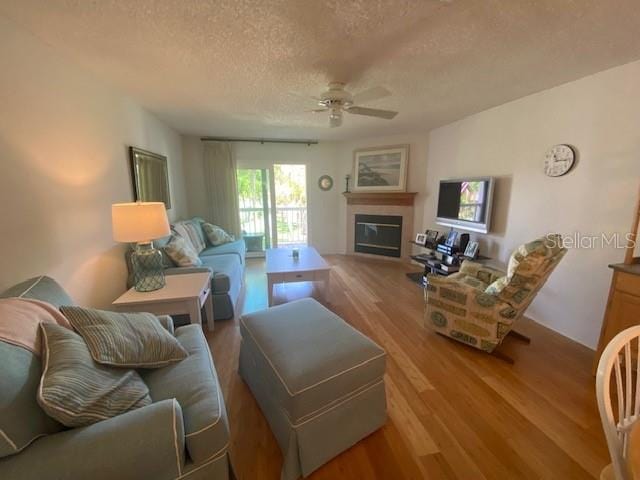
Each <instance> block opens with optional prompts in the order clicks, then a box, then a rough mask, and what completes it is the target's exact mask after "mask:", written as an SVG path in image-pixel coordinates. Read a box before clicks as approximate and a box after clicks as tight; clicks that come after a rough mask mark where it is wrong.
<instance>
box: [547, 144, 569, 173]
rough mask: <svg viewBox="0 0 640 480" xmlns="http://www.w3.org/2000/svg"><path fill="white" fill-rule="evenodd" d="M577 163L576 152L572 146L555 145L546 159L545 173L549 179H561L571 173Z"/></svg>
mask: <svg viewBox="0 0 640 480" xmlns="http://www.w3.org/2000/svg"><path fill="white" fill-rule="evenodd" d="M575 161H576V152H575V150H574V149H573V147H571V146H570V145H565V144H561V145H554V146H553V147H551V148H550V149H549V151H548V152H547V154H546V155H545V158H544V173H545V175H547V176H548V177H561V176H562V175H565V174H566V173H569V170H571V167H573V164H574V163H575Z"/></svg>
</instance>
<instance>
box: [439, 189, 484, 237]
mask: <svg viewBox="0 0 640 480" xmlns="http://www.w3.org/2000/svg"><path fill="white" fill-rule="evenodd" d="M492 193H493V179H492V178H473V179H466V180H443V181H441V182H440V192H439V194H438V211H437V212H438V213H437V223H439V224H440V225H446V226H450V227H459V228H463V229H466V230H472V231H476V232H481V233H487V232H488V231H489V223H490V216H491V197H492Z"/></svg>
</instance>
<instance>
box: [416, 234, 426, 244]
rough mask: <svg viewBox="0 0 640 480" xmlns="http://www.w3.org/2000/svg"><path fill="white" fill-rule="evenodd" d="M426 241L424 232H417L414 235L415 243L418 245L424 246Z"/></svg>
mask: <svg viewBox="0 0 640 480" xmlns="http://www.w3.org/2000/svg"><path fill="white" fill-rule="evenodd" d="M426 242H427V235H426V234H424V233H418V234H417V235H416V243H417V244H418V245H422V246H424V245H425V244H426Z"/></svg>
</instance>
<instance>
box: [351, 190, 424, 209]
mask: <svg viewBox="0 0 640 480" xmlns="http://www.w3.org/2000/svg"><path fill="white" fill-rule="evenodd" d="M416 194H417V192H375V193H373V192H343V193H342V195H344V196H345V198H346V199H347V205H401V206H402V205H410V206H412V205H413V199H414V197H415V196H416Z"/></svg>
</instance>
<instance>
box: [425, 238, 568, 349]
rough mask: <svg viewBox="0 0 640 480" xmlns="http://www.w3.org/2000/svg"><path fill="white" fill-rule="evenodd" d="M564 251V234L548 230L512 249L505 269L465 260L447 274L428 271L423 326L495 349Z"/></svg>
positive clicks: (470, 342)
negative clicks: (501, 269) (540, 236)
mask: <svg viewBox="0 0 640 480" xmlns="http://www.w3.org/2000/svg"><path fill="white" fill-rule="evenodd" d="M566 252H567V250H566V249H565V248H563V246H562V237H561V236H560V235H556V234H549V235H546V236H544V237H542V238H539V239H537V240H534V241H533V242H529V243H526V244H524V245H521V246H520V247H519V248H518V249H516V250H515V251H514V252H513V253H512V255H511V258H510V259H509V266H508V270H507V272H506V273H505V272H502V271H500V270H496V269H494V268H491V267H487V266H484V265H482V264H479V263H476V262H471V261H466V262H464V263H463V264H462V266H461V268H460V271H459V272H458V273H455V274H453V275H450V276H448V277H443V276H438V275H429V276H428V286H427V288H426V289H425V303H426V308H425V326H427V327H429V328H433V329H434V330H435V331H436V332H438V333H441V334H443V335H446V336H448V337H451V338H453V339H455V340H458V341H460V342H463V343H466V344H467V345H471V346H473V347H476V348H479V349H481V350H484V351H486V352H493V350H494V349H495V348H496V347H497V346H498V345H500V343H501V342H502V340H503V339H504V337H505V336H506V335H507V334H508V333H509V332H510V331H511V328H512V326H513V323H514V322H515V321H516V320H517V319H518V318H519V317H520V316H521V315H522V314H523V313H524V312H525V310H526V309H527V307H528V306H529V305H530V304H531V302H532V301H533V299H534V298H535V296H536V294H537V293H538V291H539V290H540V288H542V286H543V285H544V283H545V282H546V280H547V278H548V277H549V275H550V274H551V272H552V271H553V269H554V268H555V267H556V265H558V263H559V262H560V260H561V259H562V257H563V256H564V255H565V253H566ZM514 333H515V332H514Z"/></svg>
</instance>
